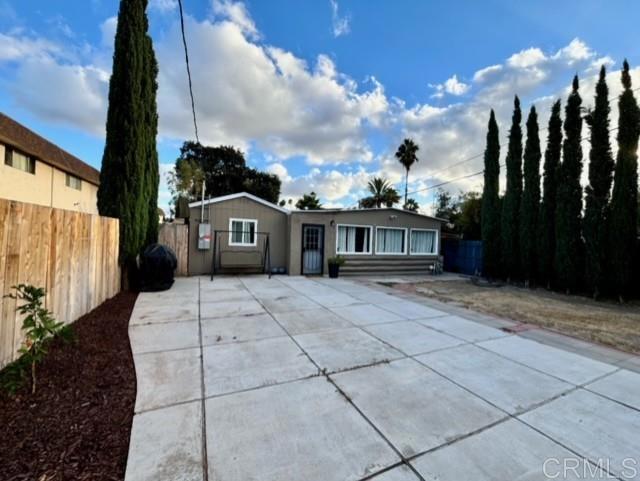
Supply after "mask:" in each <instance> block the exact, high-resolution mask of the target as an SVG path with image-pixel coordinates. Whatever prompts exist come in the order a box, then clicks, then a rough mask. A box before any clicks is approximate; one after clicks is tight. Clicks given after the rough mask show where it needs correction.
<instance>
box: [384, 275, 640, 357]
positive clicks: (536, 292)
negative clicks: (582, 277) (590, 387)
mask: <svg viewBox="0 0 640 481" xmlns="http://www.w3.org/2000/svg"><path fill="white" fill-rule="evenodd" d="M393 287H395V288H398V289H402V290H406V291H411V292H415V293H418V294H422V295H425V296H427V297H432V298H435V299H438V300H440V301H443V302H449V303H454V304H456V305H459V306H462V307H466V308H468V309H472V310H475V311H479V312H483V313H485V314H491V315H495V316H498V317H502V318H506V319H512V320H515V321H519V322H526V323H530V324H535V325H538V326H543V327H546V328H549V329H553V330H556V331H559V332H563V333H565V334H568V335H571V336H574V337H578V338H580V339H584V340H587V341H593V342H598V343H601V344H605V345H607V346H612V347H615V348H617V349H621V350H623V351H628V352H634V353H640V303H638V302H635V303H631V304H626V305H620V304H616V303H612V302H595V301H593V300H591V299H588V298H586V297H580V296H566V295H564V294H558V293H555V292H549V291H547V290H544V289H524V288H518V287H513V286H503V287H481V286H476V285H474V284H472V283H471V282H470V281H469V280H450V281H449V280H448V281H428V282H419V283H411V284H404V283H403V284H393Z"/></svg>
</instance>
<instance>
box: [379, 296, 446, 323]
mask: <svg viewBox="0 0 640 481" xmlns="http://www.w3.org/2000/svg"><path fill="white" fill-rule="evenodd" d="M375 304H376V306H378V307H381V308H382V309H385V310H387V311H389V312H393V313H394V314H398V315H399V316H402V317H404V318H405V319H427V318H430V317H440V316H446V315H447V313H446V312H442V311H439V310H437V309H432V308H431V307H427V306H423V305H422V304H418V303H417V302H411V301H403V300H395V301H393V302H384V303H383V302H379V301H378V302H376V303H375Z"/></svg>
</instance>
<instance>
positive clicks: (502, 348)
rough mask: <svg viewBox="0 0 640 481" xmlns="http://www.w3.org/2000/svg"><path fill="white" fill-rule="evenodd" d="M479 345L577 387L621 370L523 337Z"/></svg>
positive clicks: (496, 340)
mask: <svg viewBox="0 0 640 481" xmlns="http://www.w3.org/2000/svg"><path fill="white" fill-rule="evenodd" d="M478 346H480V347H483V348H485V349H489V350H490V351H493V352H495V353H497V354H500V355H501V356H504V357H507V358H509V359H512V360H514V361H517V362H519V363H521V364H524V365H526V366H529V367H532V368H534V369H537V370H539V371H542V372H544V373H547V374H550V375H552V376H555V377H557V378H560V379H562V380H564V381H567V382H570V383H572V384H576V385H580V384H584V383H586V382H589V381H592V380H594V379H597V378H599V377H600V376H603V375H605V374H607V373H611V372H613V371H615V370H616V369H617V367H616V366H613V365H611V364H605V363H603V362H599V361H594V360H592V359H589V358H587V357H584V356H579V355H578V354H573V353H571V352H567V351H563V350H561V349H556V348H555V347H550V346H545V345H544V344H540V343H539V342H535V341H530V340H528V339H524V338H522V337H519V336H508V337H503V338H501V339H495V340H492V341H486V342H481V343H479V344H478ZM638 378H640V376H638ZM639 393H640V392H639Z"/></svg>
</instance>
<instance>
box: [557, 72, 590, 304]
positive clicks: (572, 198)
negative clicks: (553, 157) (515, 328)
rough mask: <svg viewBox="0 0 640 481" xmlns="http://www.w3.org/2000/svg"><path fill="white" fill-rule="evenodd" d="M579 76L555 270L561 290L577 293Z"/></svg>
mask: <svg viewBox="0 0 640 481" xmlns="http://www.w3.org/2000/svg"><path fill="white" fill-rule="evenodd" d="M578 88H579V82H578V76H577V75H576V76H575V77H574V78H573V88H572V91H571V94H569V98H568V100H567V106H566V107H565V120H564V133H565V138H564V142H563V144H562V163H561V164H560V169H559V174H558V201H557V204H556V253H555V268H556V278H557V281H558V284H559V287H561V288H563V289H565V290H566V291H567V292H571V291H575V290H576V289H578V287H579V286H580V281H581V280H582V278H583V273H584V269H583V266H584V264H583V262H582V256H583V245H582V225H581V224H582V218H581V217H582V186H581V185H580V176H581V174H582V145H581V136H582V116H581V112H580V106H581V104H582V99H581V98H580V94H579V92H578Z"/></svg>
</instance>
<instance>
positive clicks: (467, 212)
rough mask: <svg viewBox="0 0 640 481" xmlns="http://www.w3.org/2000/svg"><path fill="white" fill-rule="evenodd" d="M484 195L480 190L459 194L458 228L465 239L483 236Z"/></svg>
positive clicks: (478, 238) (476, 238) (475, 238)
mask: <svg viewBox="0 0 640 481" xmlns="http://www.w3.org/2000/svg"><path fill="white" fill-rule="evenodd" d="M481 218H482V196H481V195H480V193H479V192H464V193H460V195H459V196H458V215H457V217H456V227H457V230H458V231H459V232H460V234H462V238H463V239H465V240H480V239H481V238H482V222H481Z"/></svg>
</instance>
